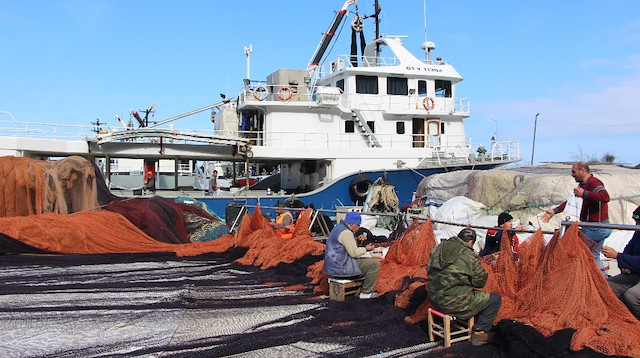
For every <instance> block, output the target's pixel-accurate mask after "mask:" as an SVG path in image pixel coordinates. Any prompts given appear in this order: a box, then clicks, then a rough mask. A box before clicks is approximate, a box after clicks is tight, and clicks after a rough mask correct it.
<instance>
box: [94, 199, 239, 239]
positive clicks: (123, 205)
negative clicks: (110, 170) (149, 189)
mask: <svg viewBox="0 0 640 358" xmlns="http://www.w3.org/2000/svg"><path fill="white" fill-rule="evenodd" d="M105 209H106V210H109V211H113V212H116V213H119V214H121V215H122V216H124V217H126V218H127V219H128V220H129V221H130V222H131V223H132V224H134V225H135V226H137V227H138V228H139V229H141V230H142V231H144V232H145V233H146V234H147V235H149V236H151V237H152V238H154V239H156V240H158V241H162V242H166V243H172V244H185V243H189V242H196V241H208V240H213V239H217V238H218V237H220V236H222V235H225V234H227V233H228V232H229V231H228V228H227V226H226V225H225V224H224V223H223V222H222V221H220V220H218V219H216V218H214V217H212V216H211V215H209V214H208V213H206V212H204V211H202V210H200V209H199V208H197V207H196V206H194V205H189V204H184V203H176V202H174V201H171V200H167V199H164V198H162V197H153V198H135V199H130V200H114V201H112V202H111V203H109V204H108V205H107V206H106V207H105ZM192 238H194V240H192Z"/></svg>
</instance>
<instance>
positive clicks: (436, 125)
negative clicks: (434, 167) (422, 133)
mask: <svg viewBox="0 0 640 358" xmlns="http://www.w3.org/2000/svg"><path fill="white" fill-rule="evenodd" d="M427 136H428V138H429V147H430V148H437V147H440V121H434V120H427Z"/></svg>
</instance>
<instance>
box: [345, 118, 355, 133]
mask: <svg viewBox="0 0 640 358" xmlns="http://www.w3.org/2000/svg"><path fill="white" fill-rule="evenodd" d="M355 124H356V122H355V121H344V132H345V133H355V131H356V126H355Z"/></svg>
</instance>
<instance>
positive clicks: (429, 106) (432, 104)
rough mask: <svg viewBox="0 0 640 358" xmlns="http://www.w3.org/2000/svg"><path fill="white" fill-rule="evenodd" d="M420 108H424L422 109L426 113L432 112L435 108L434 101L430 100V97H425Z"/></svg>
mask: <svg viewBox="0 0 640 358" xmlns="http://www.w3.org/2000/svg"><path fill="white" fill-rule="evenodd" d="M429 101H431V105H429ZM422 106H423V107H424V109H426V110H427V111H430V110H432V109H433V108H434V107H435V106H436V101H435V100H434V99H433V98H431V97H425V98H424V99H423V100H422Z"/></svg>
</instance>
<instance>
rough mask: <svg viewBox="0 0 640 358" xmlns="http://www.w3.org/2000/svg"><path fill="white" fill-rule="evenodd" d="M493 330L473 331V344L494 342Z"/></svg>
mask: <svg viewBox="0 0 640 358" xmlns="http://www.w3.org/2000/svg"><path fill="white" fill-rule="evenodd" d="M493 335H494V333H493V332H485V331H473V333H472V334H471V344H472V345H474V346H481V345H483V344H487V343H491V342H493Z"/></svg>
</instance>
